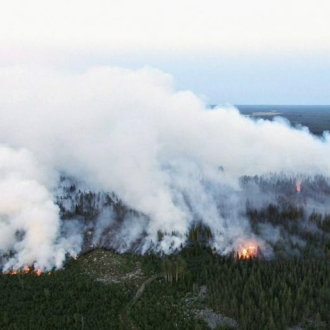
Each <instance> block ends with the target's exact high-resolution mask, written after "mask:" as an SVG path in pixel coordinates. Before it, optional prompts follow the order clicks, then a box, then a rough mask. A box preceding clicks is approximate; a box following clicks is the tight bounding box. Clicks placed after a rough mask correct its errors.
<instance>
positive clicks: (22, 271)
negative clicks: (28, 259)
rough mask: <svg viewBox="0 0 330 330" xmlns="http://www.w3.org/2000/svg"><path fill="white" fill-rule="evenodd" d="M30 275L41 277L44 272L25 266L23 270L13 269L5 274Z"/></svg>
mask: <svg viewBox="0 0 330 330" xmlns="http://www.w3.org/2000/svg"><path fill="white" fill-rule="evenodd" d="M29 273H33V274H35V275H37V276H40V275H41V274H42V270H41V269H33V268H31V267H29V266H24V268H23V269H12V270H9V271H7V272H6V273H5V274H7V275H18V274H29Z"/></svg>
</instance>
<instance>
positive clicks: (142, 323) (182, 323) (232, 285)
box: [0, 175, 330, 330]
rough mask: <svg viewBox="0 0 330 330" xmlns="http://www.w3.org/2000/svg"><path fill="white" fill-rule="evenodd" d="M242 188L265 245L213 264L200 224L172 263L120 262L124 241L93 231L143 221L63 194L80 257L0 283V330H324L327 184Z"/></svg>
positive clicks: (110, 198)
mask: <svg viewBox="0 0 330 330" xmlns="http://www.w3.org/2000/svg"><path fill="white" fill-rule="evenodd" d="M240 184H241V194H242V195H244V194H245V195H249V193H248V192H249V191H251V190H253V191H256V189H257V194H255V195H253V196H251V198H247V199H246V205H245V207H244V209H243V211H242V212H244V216H245V217H246V219H248V221H249V224H250V227H251V233H252V234H253V235H256V236H257V237H263V239H264V240H265V242H266V243H265V244H266V245H265V246H266V248H265V249H264V250H263V249H262V248H260V251H258V254H257V255H256V256H255V257H252V258H248V259H244V258H239V255H238V254H237V253H235V251H233V252H232V253H229V254H227V255H226V256H221V255H219V254H218V253H217V251H216V250H215V249H214V247H213V246H212V238H213V233H212V230H211V228H210V227H208V226H207V225H205V224H203V223H202V222H198V221H196V222H195V223H194V225H193V226H192V227H191V228H190V231H189V233H187V242H186V244H185V246H183V248H182V249H181V250H180V251H173V254H171V255H169V256H164V255H162V254H161V253H155V252H153V251H148V252H147V253H146V254H145V255H143V256H141V255H139V254H136V253H133V252H134V248H133V249H132V250H131V251H128V252H127V253H125V254H119V253H117V252H118V251H120V250H121V248H123V247H124V245H123V244H125V242H121V241H120V240H119V239H118V240H116V237H115V236H109V235H108V234H107V233H110V232H111V231H110V230H109V228H110V227H109V226H108V227H107V226H104V227H103V228H102V231H101V232H99V233H96V232H94V231H93V226H92V225H93V224H94V223H95V222H97V221H98V217H99V216H100V214H102V212H103V210H104V208H109V209H111V212H112V216H113V218H114V222H112V224H111V226H112V227H111V228H110V229H113V228H116V226H118V224H120V222H121V221H122V220H123V219H124V218H127V217H135V218H136V217H137V218H140V219H142V220H143V221H147V220H148V219H147V216H146V215H144V214H141V213H139V212H137V211H135V210H132V209H130V208H128V207H127V206H125V204H124V203H122V202H121V201H120V200H119V199H118V198H117V197H116V196H115V195H114V194H106V193H93V192H90V191H83V190H79V189H77V187H76V186H75V185H71V186H68V187H67V188H66V190H65V191H64V193H63V194H62V195H61V196H59V197H58V201H57V203H58V205H59V207H60V209H61V216H62V219H63V221H67V222H70V221H71V219H75V218H77V217H78V218H79V217H80V218H81V219H82V221H83V222H84V224H85V228H86V230H85V232H84V247H83V252H82V254H81V255H80V256H79V257H78V259H77V260H74V259H70V260H68V261H67V264H66V265H65V267H64V269H63V270H60V271H52V272H50V273H43V274H41V276H36V275H35V274H34V273H29V274H23V273H19V274H17V275H9V274H1V275H0V292H1V299H0V329H8V330H11V329H16V330H17V329H19V330H25V329H36V330H37V329H61V330H63V329H84V330H87V329H93V330H98V329H100V330H101V329H121V330H126V329H146V330H147V329H150V330H151V329H160V330H161V329H164V330H167V329H183V330H184V329H187V330H188V329H193V330H194V329H202V330H204V329H205V330H206V329H234V328H236V329H241V330H254V329H269V330H272V329H279V330H282V329H330V313H329V311H330V212H328V211H327V210H328V200H329V197H330V184H329V182H328V180H327V179H325V178H323V177H321V176H317V177H314V178H308V177H302V176H301V177H299V178H297V177H292V178H290V177H287V176H272V175H270V176H268V177H242V178H241V181H240ZM254 196H255V197H254ZM249 197H250V196H249ZM256 199H258V202H256ZM260 201H262V202H260ZM112 232H113V231H112ZM162 235H163V233H162V232H161V231H160V232H159V235H158V236H159V240H161V239H162ZM96 238H97V239H96ZM133 246H136V247H138V246H139V240H137V241H136V243H135V245H133ZM267 249H268V250H267ZM115 251H117V252H115ZM267 251H271V254H267Z"/></svg>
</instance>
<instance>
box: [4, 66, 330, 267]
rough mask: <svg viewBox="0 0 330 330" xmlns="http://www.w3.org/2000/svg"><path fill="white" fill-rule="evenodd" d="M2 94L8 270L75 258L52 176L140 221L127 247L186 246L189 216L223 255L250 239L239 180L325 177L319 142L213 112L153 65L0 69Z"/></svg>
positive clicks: (329, 152)
mask: <svg viewBox="0 0 330 330" xmlns="http://www.w3.org/2000/svg"><path fill="white" fill-rule="evenodd" d="M0 91H1V97H0V118H1V121H0V143H2V144H6V145H7V147H1V157H0V161H1V167H0V171H1V172H0V185H1V202H0V203H1V204H0V208H1V209H0V225H1V233H0V235H1V238H2V239H1V242H0V250H1V251H3V252H4V253H5V252H7V251H9V250H10V251H14V252H16V254H15V256H14V257H13V258H11V259H9V261H8V262H9V263H8V264H7V265H6V268H8V267H9V268H10V267H20V266H23V265H24V263H29V264H31V263H34V262H36V263H37V266H38V267H44V268H47V267H48V268H49V267H51V266H57V267H59V266H60V264H61V262H62V260H63V258H64V255H65V253H67V252H69V253H74V251H76V250H77V249H76V246H77V244H78V241H77V239H76V238H75V239H73V240H72V242H74V244H73V243H72V244H73V245H72V244H71V246H70V239H63V237H62V236H61V230H60V227H61V224H60V220H59V216H58V209H57V207H56V206H55V205H54V202H53V200H55V197H54V194H56V182H57V179H58V178H59V175H60V174H65V175H66V176H68V177H74V178H78V179H79V180H80V181H82V182H83V184H84V185H85V186H86V187H89V188H90V189H94V190H96V191H113V192H115V193H116V194H117V196H118V197H119V198H120V199H121V200H123V201H124V202H125V203H126V204H127V205H128V206H129V207H131V208H132V209H135V210H137V211H138V212H141V213H143V214H145V215H146V216H147V217H148V221H145V220H143V221H140V220H139V221H138V224H134V225H133V223H134V219H130V220H129V221H131V223H132V226H130V225H129V221H128V220H127V221H126V222H125V226H123V227H122V228H121V231H120V232H122V233H123V235H122V237H123V238H124V239H125V240H126V241H127V242H131V241H132V237H135V236H136V235H137V233H142V232H143V234H144V235H145V237H146V239H145V245H144V246H143V248H142V252H143V251H145V250H146V249H148V247H150V244H152V243H150V242H155V241H156V240H157V232H158V231H159V230H161V231H162V232H163V233H165V236H164V237H163V239H162V241H161V242H160V243H159V244H158V247H157V248H158V249H159V250H162V251H164V252H165V253H169V252H170V251H171V250H170V247H171V248H172V249H173V248H177V247H179V246H180V244H181V243H184V241H185V239H186V233H187V231H188V229H189V227H190V226H191V224H192V223H193V222H194V221H197V220H200V221H203V222H204V223H205V224H207V225H208V226H209V227H210V228H211V229H212V230H213V231H214V233H215V235H214V242H213V244H214V246H216V247H217V248H218V250H219V251H220V252H221V253H227V252H230V251H231V250H232V249H233V248H235V246H237V244H240V241H242V240H243V239H244V238H245V237H248V238H251V237H250V236H251V235H250V234H249V232H250V229H249V224H248V221H247V220H246V219H245V218H244V215H243V213H244V212H243V209H244V207H245V205H244V203H245V202H244V198H242V197H241V196H240V194H239V185H238V180H237V179H238V177H240V176H242V175H262V174H265V173H269V172H285V173H302V174H306V175H309V174H315V173H317V174H325V175H329V174H330V162H329V156H330V145H329V141H328V137H327V136H325V137H324V138H323V139H318V138H315V137H313V136H312V135H310V134H309V132H308V131H307V130H306V129H304V130H295V129H293V128H291V127H289V125H288V124H286V123H285V122H282V121H275V122H269V121H263V120H259V121H257V122H255V121H252V120H251V119H249V118H246V117H244V116H242V115H240V114H239V112H238V110H236V109H235V108H233V107H226V108H217V109H214V110H209V109H207V107H206V106H205V104H204V103H203V101H202V100H201V99H199V98H198V97H197V96H195V95H194V94H193V93H191V92H189V91H177V90H176V89H175V86H174V83H173V81H172V77H171V76H169V75H167V74H165V73H162V72H160V71H158V70H155V69H151V68H144V69H141V70H137V71H131V70H127V69H122V68H109V67H100V68H94V69H91V70H89V71H87V72H85V73H81V74H78V73H61V72H55V71H52V70H49V69H45V68H40V67H24V68H22V67H14V68H13V67H11V68H1V69H0ZM21 148H24V149H25V150H28V151H21V150H20V149H21ZM40 164H42V165H40ZM221 168H224V169H225V170H224V171H222V170H221ZM51 193H52V194H53V197H52V196H51ZM12 205H15V207H14V208H13V206H12ZM35 221H38V222H37V223H35ZM104 221H105V220H104V219H102V220H99V221H98V222H97V223H99V224H100V225H101V226H103V227H105V226H106V224H105V222H104ZM109 221H111V217H110V220H109ZM130 228H132V229H131V231H130ZM21 231H22V232H24V234H23V236H22V237H23V238H22V239H21V240H19V239H18V236H19V234H17V233H19V232H21ZM173 234H174V235H173ZM43 237H44V238H43ZM252 238H253V239H256V240H258V238H256V237H252ZM40 240H43V241H42V242H41V241H40ZM34 244H36V246H40V244H45V246H46V247H45V248H44V249H39V248H38V249H35V247H34ZM260 244H261V243H260ZM40 250H42V252H40ZM58 254H60V256H58Z"/></svg>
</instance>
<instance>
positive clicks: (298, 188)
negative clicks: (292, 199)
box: [296, 181, 301, 193]
mask: <svg viewBox="0 0 330 330" xmlns="http://www.w3.org/2000/svg"><path fill="white" fill-rule="evenodd" d="M296 190H297V193H300V192H301V181H297V182H296Z"/></svg>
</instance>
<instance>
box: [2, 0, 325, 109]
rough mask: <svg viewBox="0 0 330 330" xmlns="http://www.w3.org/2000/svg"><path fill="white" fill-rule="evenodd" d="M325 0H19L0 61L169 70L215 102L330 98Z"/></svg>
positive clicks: (6, 19) (8, 15)
mask: <svg viewBox="0 0 330 330" xmlns="http://www.w3.org/2000/svg"><path fill="white" fill-rule="evenodd" d="M329 14H330V2H329V1H327V0H314V1H310V0H277V1H273V0H250V1H246V0H232V1H223V0H203V1H196V0H176V1H174V0H167V1H158V0H139V1H136V0H121V1H113V0H93V1H86V0H58V1H52V2H50V1H45V0H29V1H26V0H11V1H7V2H5V3H4V4H3V5H2V8H1V12H0V66H2V67H6V66H27V65H40V66H46V67H52V68H55V69H56V70H59V71H74V72H84V71H86V70H88V69H89V68H91V67H94V66H100V65H106V66H120V67H125V68H131V69H139V68H142V67H145V66H151V67H154V68H158V69H160V70H162V71H164V72H167V73H170V74H171V75H172V76H173V78H174V81H175V82H176V86H177V88H178V89H180V90H181V89H182V90H186V89H188V90H191V91H193V92H194V93H195V94H197V95H198V96H200V97H201V98H203V99H204V100H205V101H206V102H207V103H210V104H228V103H229V104H330V20H329Z"/></svg>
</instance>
